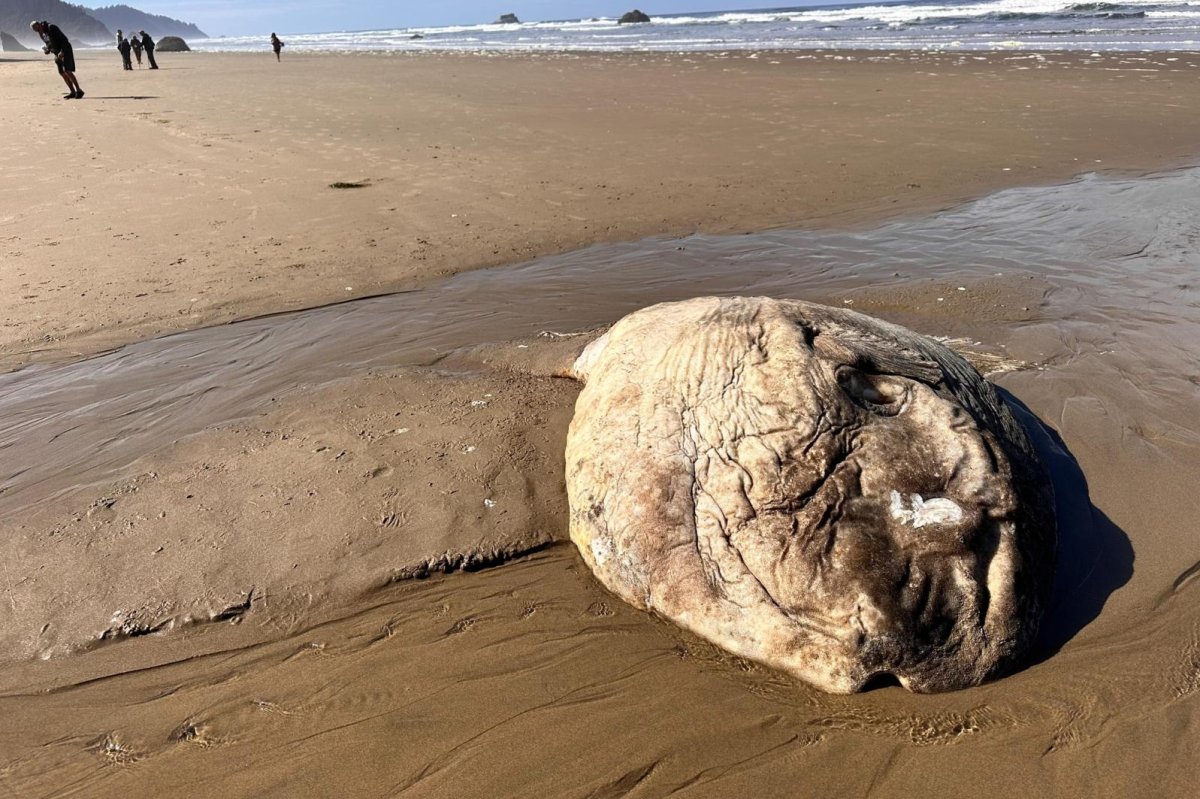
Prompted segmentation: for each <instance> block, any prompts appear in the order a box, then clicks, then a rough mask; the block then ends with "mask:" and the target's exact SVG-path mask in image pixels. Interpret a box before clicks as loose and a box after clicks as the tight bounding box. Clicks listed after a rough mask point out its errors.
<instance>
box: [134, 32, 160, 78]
mask: <svg viewBox="0 0 1200 799" xmlns="http://www.w3.org/2000/svg"><path fill="white" fill-rule="evenodd" d="M138 35H140V36H141V37H142V49H143V50H145V51H146V60H147V61H149V62H150V69H158V64H156V63H154V40H153V39H151V38H150V34H148V33H146V32H145V31H138Z"/></svg>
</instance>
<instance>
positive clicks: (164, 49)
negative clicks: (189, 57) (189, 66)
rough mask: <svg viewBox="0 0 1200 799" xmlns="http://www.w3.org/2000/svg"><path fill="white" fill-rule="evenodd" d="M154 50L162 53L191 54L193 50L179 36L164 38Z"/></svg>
mask: <svg viewBox="0 0 1200 799" xmlns="http://www.w3.org/2000/svg"><path fill="white" fill-rule="evenodd" d="M154 49H155V50H157V51H158V52H160V53H190V52H191V51H192V48H190V47H188V43H187V42H185V41H184V40H183V39H180V38H179V37H178V36H164V37H162V38H161V39H159V40H158V46H157V47H155V48H154Z"/></svg>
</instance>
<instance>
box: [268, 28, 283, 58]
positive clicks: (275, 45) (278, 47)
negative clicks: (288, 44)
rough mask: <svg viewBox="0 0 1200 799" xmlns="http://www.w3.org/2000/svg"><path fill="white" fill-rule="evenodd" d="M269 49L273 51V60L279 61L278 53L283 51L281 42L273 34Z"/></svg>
mask: <svg viewBox="0 0 1200 799" xmlns="http://www.w3.org/2000/svg"><path fill="white" fill-rule="evenodd" d="M271 49H272V50H274V51H275V60H276V61H278V60H279V51H280V50H282V49H283V42H281V41H279V37H278V36H276V35H275V34H274V33H272V34H271Z"/></svg>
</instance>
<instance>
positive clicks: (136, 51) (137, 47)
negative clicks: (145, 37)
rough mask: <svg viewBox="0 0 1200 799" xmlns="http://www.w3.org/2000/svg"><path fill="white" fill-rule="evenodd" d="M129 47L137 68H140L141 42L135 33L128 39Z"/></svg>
mask: <svg viewBox="0 0 1200 799" xmlns="http://www.w3.org/2000/svg"><path fill="white" fill-rule="evenodd" d="M129 47H130V49H132V50H133V55H134V57H136V58H137V62H138V67H139V68H140V67H141V66H142V40H141V39H139V38H138V35H137V34H136V33H135V34H133V35H132V36H130V37H129Z"/></svg>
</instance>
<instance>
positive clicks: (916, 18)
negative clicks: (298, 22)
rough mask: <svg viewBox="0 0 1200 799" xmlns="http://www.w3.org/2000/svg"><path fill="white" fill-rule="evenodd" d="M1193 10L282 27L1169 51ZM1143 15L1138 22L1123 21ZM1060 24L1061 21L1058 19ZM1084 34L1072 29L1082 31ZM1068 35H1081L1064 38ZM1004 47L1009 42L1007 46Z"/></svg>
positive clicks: (302, 46) (1133, 2)
mask: <svg viewBox="0 0 1200 799" xmlns="http://www.w3.org/2000/svg"><path fill="white" fill-rule="evenodd" d="M1198 20H1200V8H1197V7H1196V6H1190V5H1188V4H1187V3H1181V2H1163V1H1162V0H1121V2H1104V1H1097V2H1069V0H975V1H974V2H972V0H967V2H941V3H931V2H913V3H899V4H897V3H889V4H878V3H875V4H860V5H846V6H838V7H830V6H823V7H818V8H812V7H805V8H777V9H766V10H757V11H736V12H735V11H727V12H711V13H702V14H701V13H691V14H677V15H664V16H656V17H654V18H653V20H652V21H651V22H650V23H648V24H641V25H636V26H630V25H620V24H618V22H617V20H616V19H615V18H612V17H588V18H585V19H578V20H560V21H530V22H523V23H518V24H498V23H492V22H488V23H480V24H475V25H444V26H423V27H411V28H391V29H386V30H374V31H337V32H329V33H314V34H293V35H291V36H287V35H285V36H284V38H285V40H287V42H288V46H289V52H297V51H302V50H310V51H343V52H361V51H374V50H400V51H407V50H412V51H418V50H472V49H489V50H514V51H522V50H526V51H545V50H555V49H558V50H569V51H580V50H597V51H612V50H633V51H637V50H641V51H662V50H712V49H718V48H720V49H739V50H749V49H766V48H781V49H802V48H825V47H828V48H838V47H853V48H882V47H889V48H894V49H928V48H943V49H944V48H949V49H975V48H987V47H994V46H996V43H997V41H1003V42H1014V41H1017V42H1019V43H1023V44H1027V45H1028V46H1034V45H1036V44H1037V42H1038V41H1039V40H1040V39H1050V38H1053V39H1056V40H1058V41H1057V43H1055V44H1054V46H1055V47H1057V48H1060V49H1070V48H1072V47H1076V48H1077V49H1096V48H1107V49H1114V50H1115V49H1173V48H1179V47H1188V46H1191V44H1192V40H1194V39H1195V38H1196V36H1197V35H1198V34H1200V26H1198V25H1197V21H1198ZM1130 21H1140V22H1139V23H1138V24H1136V25H1134V24H1128V23H1129V22H1130ZM1059 23H1065V24H1059ZM1081 28H1082V29H1086V30H1088V31H1093V29H1094V31H1095V32H1089V33H1088V34H1087V35H1086V36H1082V35H1079V34H1076V31H1079V30H1080V29H1081ZM1071 37H1074V38H1075V39H1078V40H1079V41H1074V39H1073V40H1072V41H1068V42H1064V41H1062V40H1063V39H1064V38H1071ZM263 42H264V39H263V37H261V36H258V37H232V38H224V39H205V40H199V41H197V42H196V43H194V45H193V46H194V47H196V48H197V49H200V50H261V49H262V48H263V47H264V44H263ZM1006 46H1008V45H1006Z"/></svg>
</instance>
